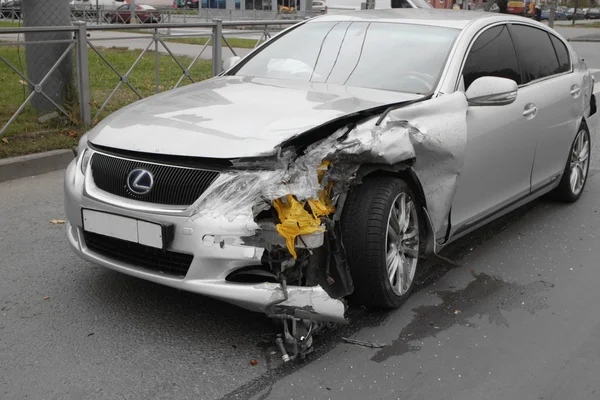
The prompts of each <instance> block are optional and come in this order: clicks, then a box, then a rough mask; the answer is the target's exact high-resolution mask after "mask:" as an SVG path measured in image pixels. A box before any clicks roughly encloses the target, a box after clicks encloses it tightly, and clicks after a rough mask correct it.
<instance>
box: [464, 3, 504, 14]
mask: <svg viewBox="0 0 600 400" xmlns="http://www.w3.org/2000/svg"><path fill="white" fill-rule="evenodd" d="M485 8H486V4H485V3H482V4H477V5H475V6H474V7H473V8H471V9H472V10H473V11H479V12H483V11H485ZM488 12H493V13H498V12H500V7H498V4H496V3H494V4H492V5H491V7H490V9H489V10H488Z"/></svg>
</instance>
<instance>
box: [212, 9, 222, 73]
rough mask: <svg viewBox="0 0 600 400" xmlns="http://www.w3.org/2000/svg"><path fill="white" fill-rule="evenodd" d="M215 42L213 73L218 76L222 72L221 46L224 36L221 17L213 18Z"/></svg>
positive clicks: (213, 46) (213, 44)
mask: <svg viewBox="0 0 600 400" xmlns="http://www.w3.org/2000/svg"><path fill="white" fill-rule="evenodd" d="M213 23H214V25H213V32H212V34H213V42H212V74H213V76H217V75H219V74H220V73H221V68H222V66H221V63H222V62H223V60H222V55H223V48H222V46H221V37H222V36H223V20H221V19H220V18H214V19H213Z"/></svg>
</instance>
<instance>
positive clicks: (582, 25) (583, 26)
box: [575, 21, 600, 28]
mask: <svg viewBox="0 0 600 400" xmlns="http://www.w3.org/2000/svg"><path fill="white" fill-rule="evenodd" d="M575 26H576V27H577V28H600V21H598V22H592V23H589V24H577V23H576V24H575Z"/></svg>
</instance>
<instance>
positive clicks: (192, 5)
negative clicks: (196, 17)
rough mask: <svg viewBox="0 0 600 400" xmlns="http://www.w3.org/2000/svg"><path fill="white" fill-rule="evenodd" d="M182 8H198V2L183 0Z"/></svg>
mask: <svg viewBox="0 0 600 400" xmlns="http://www.w3.org/2000/svg"><path fill="white" fill-rule="evenodd" d="M183 6H184V7H185V8H198V7H200V0H184V1H183Z"/></svg>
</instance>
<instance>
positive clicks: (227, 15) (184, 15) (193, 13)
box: [0, 6, 320, 24]
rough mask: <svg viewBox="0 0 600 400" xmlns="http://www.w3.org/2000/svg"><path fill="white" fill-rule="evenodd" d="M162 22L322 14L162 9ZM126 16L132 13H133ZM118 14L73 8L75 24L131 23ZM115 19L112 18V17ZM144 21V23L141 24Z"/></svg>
mask: <svg viewBox="0 0 600 400" xmlns="http://www.w3.org/2000/svg"><path fill="white" fill-rule="evenodd" d="M157 12H158V13H159V14H160V20H159V21H158V23H184V24H185V23H198V22H210V21H212V20H213V19H216V18H218V19H222V20H223V21H247V20H275V19H283V20H287V19H305V18H312V17H314V16H317V15H320V12H318V11H297V10H292V11H290V10H266V9H265V10H237V9H236V10H229V9H216V8H200V9H196V10H191V9H182V10H174V9H158V10H157ZM123 13H127V14H130V11H126V12H123ZM119 15H120V14H117V12H116V10H115V9H113V8H105V7H103V6H99V7H98V8H95V7H89V8H87V7H85V8H84V7H74V8H71V20H72V21H85V22H88V23H95V24H102V23H110V21H111V20H112V21H114V22H120V23H127V21H126V20H125V18H123V17H122V16H121V17H119ZM22 17H23V16H22V11H21V8H20V7H17V8H15V7H10V8H6V7H5V8H2V9H1V10H0V18H2V19H4V20H10V21H17V22H18V21H21V20H22ZM111 17H112V18H111ZM138 22H142V23H143V22H144V21H138Z"/></svg>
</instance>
